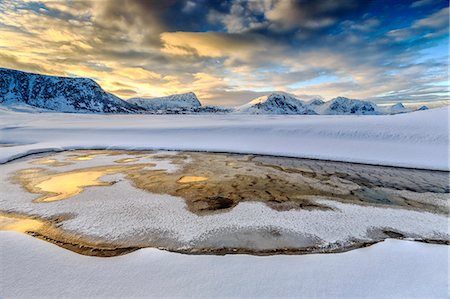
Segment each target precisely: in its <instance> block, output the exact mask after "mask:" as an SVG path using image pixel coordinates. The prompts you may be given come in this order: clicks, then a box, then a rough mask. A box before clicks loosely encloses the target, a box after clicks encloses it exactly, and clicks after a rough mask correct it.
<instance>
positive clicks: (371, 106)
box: [315, 97, 381, 115]
mask: <svg viewBox="0 0 450 299" xmlns="http://www.w3.org/2000/svg"><path fill="white" fill-rule="evenodd" d="M315 111H316V112H317V114H332V115H343V114H357V115H376V114H381V112H380V111H379V109H378V107H377V105H376V104H375V103H372V102H368V101H361V100H354V99H349V98H345V97H337V98H334V99H332V100H331V101H329V102H325V103H324V104H322V105H318V106H317V107H316V108H315Z"/></svg>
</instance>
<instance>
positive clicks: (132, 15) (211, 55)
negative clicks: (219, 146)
mask: <svg viewBox="0 0 450 299" xmlns="http://www.w3.org/2000/svg"><path fill="white" fill-rule="evenodd" d="M448 14H449V10H448V3H446V2H445V1H438V0H436V1H431V0H430V1H427V0H419V1H416V2H413V3H406V2H396V3H394V4H393V3H392V2H390V1H384V0H380V1H377V3H376V4H374V3H373V2H370V1H350V0H336V1H331V0H325V1H307V0H298V1H297V0H261V1H245V0H226V1H206V0H198V1H192V0H190V1H189V0H187V1H181V0H167V1H145V0H127V1H126V0H110V1H89V0H77V1H58V0H52V1H39V0H36V1H32V0H30V1H19V0H17V1H16V0H10V1H1V0H0V52H1V53H0V66H1V67H10V68H17V69H22V70H26V71H33V72H41V73H46V74H51V75H71V76H72V75H74V76H86V77H91V78H94V79H95V80H97V81H98V82H99V83H100V84H101V85H102V87H104V88H105V89H106V90H108V91H112V92H115V93H117V94H118V95H119V96H123V97H130V96H163V95H168V94H171V93H180V92H188V91H195V92H196V93H197V94H198V95H199V97H200V99H201V100H202V101H203V102H205V103H208V104H223V105H239V104H242V103H244V102H246V101H247V100H248V99H249V98H252V97H256V96H259V95H261V94H263V93H267V92H270V91H273V90H280V91H287V92H292V93H296V94H320V95H323V96H324V97H325V98H327V99H329V98H332V97H334V96H337V95H346V96H349V97H353V98H373V99H375V100H377V101H378V100H379V101H386V100H387V99H397V98H398V97H402V96H404V97H410V98H414V99H415V100H417V101H425V100H427V99H430V100H442V99H445V98H448V95H447V94H446V93H443V92H442V90H443V88H444V87H442V86H441V85H440V84H441V83H439V82H448V79H447V75H446V73H447V68H448V65H447V59H448V54H447V51H448V45H447V44H448ZM443 45H447V46H443ZM424 50H427V51H428V52H427V53H428V54H426V55H425V54H423V53H424V52H423V51H424Z"/></svg>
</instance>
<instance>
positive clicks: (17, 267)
mask: <svg viewBox="0 0 450 299" xmlns="http://www.w3.org/2000/svg"><path fill="white" fill-rule="evenodd" d="M447 250H448V246H444V245H434V244H426V243H418V242H411V241H400V240H386V241H385V242H382V243H378V244H375V245H373V246H370V247H366V248H361V249H356V250H352V251H349V252H344V253H336V254H322V255H320V254H314V255H313V254H308V255H289V256H286V255H275V256H251V255H225V256H213V255H185V254H179V253H172V252H166V251H161V250H158V249H153V248H145V249H140V250H138V251H136V252H133V253H130V254H127V255H124V256H119V257H113V258H101V257H87V256H83V255H79V254H76V253H73V252H70V251H68V250H65V249H62V248H60V247H57V246H55V245H53V244H50V243H47V242H45V241H43V240H40V239H37V238H33V237H31V236H27V235H25V234H20V233H17V232H0V251H1V253H2V254H1V255H0V262H1V264H2V270H3V273H4V275H3V276H2V281H1V282H0V290H1V296H2V297H5V298H36V297H39V298H59V297H64V298H98V297H99V296H100V294H101V295H102V297H104V298H131V297H132V298H297V297H301V298H413V297H414V298H447V295H448V294H447V292H448V289H447V285H448V282H447V279H448V275H447V273H448V271H447ZM237 274H238V275H237Z"/></svg>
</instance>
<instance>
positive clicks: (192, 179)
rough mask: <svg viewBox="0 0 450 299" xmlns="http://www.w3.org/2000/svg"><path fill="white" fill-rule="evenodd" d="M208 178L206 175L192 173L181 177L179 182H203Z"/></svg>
mask: <svg viewBox="0 0 450 299" xmlns="http://www.w3.org/2000/svg"><path fill="white" fill-rule="evenodd" d="M207 179H208V178H207V177H204V176H191V175H186V176H183V177H181V178H180V179H179V180H178V183H180V184H187V183H195V182H203V181H206V180H207Z"/></svg>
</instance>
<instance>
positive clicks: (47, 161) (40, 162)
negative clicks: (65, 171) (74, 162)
mask: <svg viewBox="0 0 450 299" xmlns="http://www.w3.org/2000/svg"><path fill="white" fill-rule="evenodd" d="M31 164H34V165H51V166H66V165H69V164H71V163H70V162H60V161H58V160H56V159H46V158H42V159H38V160H35V161H32V162H31Z"/></svg>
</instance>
